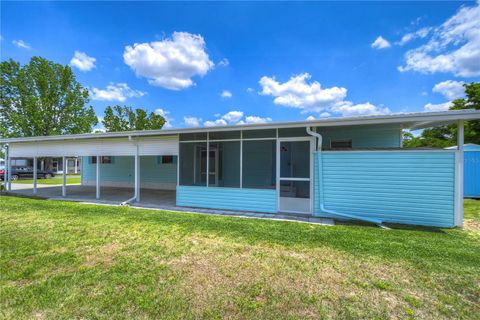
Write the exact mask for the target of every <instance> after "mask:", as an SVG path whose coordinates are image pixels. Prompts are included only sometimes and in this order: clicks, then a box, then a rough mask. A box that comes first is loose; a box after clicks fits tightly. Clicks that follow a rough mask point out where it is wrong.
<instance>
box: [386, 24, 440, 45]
mask: <svg viewBox="0 0 480 320" xmlns="http://www.w3.org/2000/svg"><path fill="white" fill-rule="evenodd" d="M431 30H432V28H428V27H427V28H421V29H419V30H417V31H416V32H410V33H406V34H405V35H404V36H403V37H402V39H401V40H400V41H398V42H396V43H395V44H398V45H400V46H403V45H405V44H406V43H408V42H410V41H412V40H414V39H417V38H421V39H423V38H425V37H426V36H427V35H428V34H429V33H430V31H431Z"/></svg>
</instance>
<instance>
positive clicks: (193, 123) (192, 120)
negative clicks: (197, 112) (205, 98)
mask: <svg viewBox="0 0 480 320" xmlns="http://www.w3.org/2000/svg"><path fill="white" fill-rule="evenodd" d="M183 122H185V125H186V126H187V127H200V123H201V122H202V119H201V118H197V117H183Z"/></svg>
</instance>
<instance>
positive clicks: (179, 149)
mask: <svg viewBox="0 0 480 320" xmlns="http://www.w3.org/2000/svg"><path fill="white" fill-rule="evenodd" d="M472 119H480V111H476V110H457V111H448V112H432V113H411V114H395V115H383V116H368V117H350V118H328V119H320V120H314V121H301V122H285V123H268V124H253V125H235V126H223V127H209V128H185V129H165V130H150V131H131V132H111V133H104V134H78V135H65V136H50V137H31V138H18V139H0V143H4V144H8V145H9V154H10V155H9V156H10V157H11V158H16V157H46V156H50V157H60V156H63V157H82V184H83V185H84V186H94V187H95V190H96V192H95V195H92V197H94V198H95V197H96V198H97V199H101V198H102V191H101V187H107V186H109V187H110V188H119V190H120V188H125V187H131V188H133V189H134V197H133V198H132V199H129V200H128V201H138V202H141V201H153V200H155V201H157V203H158V202H159V201H160V202H161V201H162V200H161V198H160V197H157V198H154V199H153V200H152V199H151V198H150V200H149V199H145V200H142V192H144V194H147V189H154V190H172V191H168V192H170V193H172V194H173V196H174V197H175V199H174V201H175V203H176V205H177V206H184V207H198V208H211V209H222V210H240V211H254V212H263V213H268V214H277V213H291V214H297V215H311V216H316V217H330V218H335V219H358V220H364V221H370V222H373V223H377V224H380V223H383V222H388V223H401V224H414V225H426V226H438V227H453V226H461V225H462V220H463V197H462V194H463V191H462V189H463V188H462V186H463V183H462V179H463V168H462V165H463V161H460V160H461V159H462V157H463V152H461V151H459V150H442V149H440V150H436V149H434V150H432V149H413V150H412V149H403V148H402V147H401V146H402V130H403V129H413V130H416V129H421V128H427V127H432V126H436V125H442V124H446V123H452V122H458V123H459V135H458V136H459V141H461V143H462V144H463V135H462V132H463V120H472ZM65 159H66V158H65ZM90 188H91V187H90ZM142 188H143V189H142ZM62 192H63V196H67V190H66V188H65V187H64V188H63V189H62ZM165 192H167V191H165ZM124 200H127V199H124Z"/></svg>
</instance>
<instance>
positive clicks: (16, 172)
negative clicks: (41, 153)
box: [0, 167, 55, 181]
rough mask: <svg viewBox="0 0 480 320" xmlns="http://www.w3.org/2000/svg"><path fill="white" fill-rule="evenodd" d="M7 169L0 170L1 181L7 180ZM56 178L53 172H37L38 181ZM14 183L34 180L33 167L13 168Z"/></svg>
mask: <svg viewBox="0 0 480 320" xmlns="http://www.w3.org/2000/svg"><path fill="white" fill-rule="evenodd" d="M5 172H6V170H5V168H0V180H6V177H5ZM54 176H55V173H54V172H53V171H50V170H48V171H46V170H37V178H38V179H50V178H53V177H54ZM11 179H12V181H15V180H18V179H33V168H31V167H13V168H12V176H11Z"/></svg>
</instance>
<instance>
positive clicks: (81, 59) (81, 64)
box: [70, 51, 97, 72]
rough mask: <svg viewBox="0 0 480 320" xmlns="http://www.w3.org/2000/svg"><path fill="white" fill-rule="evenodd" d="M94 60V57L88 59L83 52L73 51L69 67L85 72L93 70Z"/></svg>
mask: <svg viewBox="0 0 480 320" xmlns="http://www.w3.org/2000/svg"><path fill="white" fill-rule="evenodd" d="M96 60H97V59H95V58H94V57H89V56H88V55H87V54H86V53H85V52H80V51H75V53H74V54H73V58H72V60H70V65H72V66H73V67H76V68H78V69H79V70H80V71H84V72H85V71H90V70H92V69H93V68H95V61H96Z"/></svg>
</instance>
